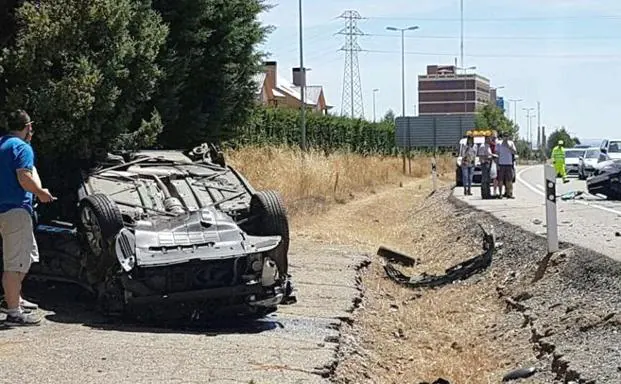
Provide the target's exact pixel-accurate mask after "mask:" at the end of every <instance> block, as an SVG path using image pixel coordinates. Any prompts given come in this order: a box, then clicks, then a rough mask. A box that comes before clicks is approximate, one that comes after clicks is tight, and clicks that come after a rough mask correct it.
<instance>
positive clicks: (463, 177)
mask: <svg viewBox="0 0 621 384" xmlns="http://www.w3.org/2000/svg"><path fill="white" fill-rule="evenodd" d="M461 183H462V184H463V186H464V196H465V195H467V194H468V167H467V166H465V165H462V166H461Z"/></svg>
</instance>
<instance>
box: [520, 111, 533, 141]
mask: <svg viewBox="0 0 621 384" xmlns="http://www.w3.org/2000/svg"><path fill="white" fill-rule="evenodd" d="M522 109H523V110H525V111H526V127H527V128H526V129H527V131H526V140H527V141H528V142H529V145H531V146H532V143H533V142H532V139H533V137H532V133H531V129H530V126H531V124H530V123H531V117H535V116H534V115H532V116H531V114H530V111H534V110H535V108H522Z"/></svg>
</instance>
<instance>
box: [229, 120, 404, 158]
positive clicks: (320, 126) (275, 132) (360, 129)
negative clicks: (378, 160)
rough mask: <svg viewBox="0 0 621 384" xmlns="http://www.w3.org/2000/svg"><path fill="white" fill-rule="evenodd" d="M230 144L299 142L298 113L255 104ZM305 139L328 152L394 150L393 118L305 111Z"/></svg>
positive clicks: (311, 146)
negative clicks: (367, 118) (372, 119)
mask: <svg viewBox="0 0 621 384" xmlns="http://www.w3.org/2000/svg"><path fill="white" fill-rule="evenodd" d="M235 136H236V138H235V139H234V140H232V142H231V144H233V145H235V146H244V145H282V144H284V145H300V144H301V143H300V142H301V131H300V113H299V111H298V110H296V109H284V108H258V109H257V110H256V112H255V113H254V115H253V117H252V119H251V121H250V123H249V124H247V125H246V126H245V127H243V128H240V129H238V131H237V132H236V135H235ZM306 143H307V147H309V148H316V149H322V150H324V151H327V152H332V151H335V150H346V151H352V152H356V153H361V154H365V155H373V154H381V155H392V154H397V153H398V149H397V147H396V145H395V126H394V122H392V121H382V122H379V123H372V122H368V121H364V120H359V119H350V118H346V117H339V116H331V115H320V114H317V113H307V114H306Z"/></svg>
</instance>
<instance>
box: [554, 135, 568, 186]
mask: <svg viewBox="0 0 621 384" xmlns="http://www.w3.org/2000/svg"><path fill="white" fill-rule="evenodd" d="M563 144H564V142H563V140H559V141H558V144H556V147H554V148H553V149H552V162H553V164H554V169H555V170H556V177H562V178H563V183H567V182H569V180H567V172H565V148H563Z"/></svg>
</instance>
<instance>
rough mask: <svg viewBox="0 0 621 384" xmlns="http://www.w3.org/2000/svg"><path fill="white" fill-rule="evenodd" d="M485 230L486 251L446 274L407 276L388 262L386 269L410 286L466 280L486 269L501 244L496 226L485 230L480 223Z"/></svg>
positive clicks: (428, 285)
mask: <svg viewBox="0 0 621 384" xmlns="http://www.w3.org/2000/svg"><path fill="white" fill-rule="evenodd" d="M479 226H480V227H481V229H482V230H483V250H484V252H483V253H482V254H481V255H479V256H475V257H473V258H471V259H468V260H466V261H464V262H461V263H459V264H457V265H455V266H453V267H450V268H448V269H447V270H446V271H445V274H444V275H439V276H437V275H428V274H426V273H422V274H421V275H419V276H412V277H409V276H406V275H404V274H403V273H402V272H401V271H399V270H398V269H397V268H395V266H394V265H393V264H392V263H390V262H387V263H386V264H385V265H384V270H385V272H386V274H387V275H388V277H389V278H391V279H392V280H393V281H395V282H396V283H398V284H401V285H405V286H407V287H409V288H435V287H441V286H445V285H449V284H453V283H455V282H457V281H463V280H466V279H468V278H470V277H472V276H474V275H475V274H477V273H479V272H481V271H484V270H486V269H487V268H489V266H490V265H491V263H492V256H493V255H494V252H495V251H496V249H497V247H498V246H499V245H500V244H498V243H497V242H496V236H495V234H494V228H493V227H492V228H491V230H490V231H487V230H485V228H483V226H481V225H479Z"/></svg>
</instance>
